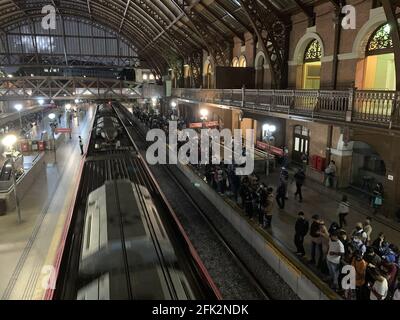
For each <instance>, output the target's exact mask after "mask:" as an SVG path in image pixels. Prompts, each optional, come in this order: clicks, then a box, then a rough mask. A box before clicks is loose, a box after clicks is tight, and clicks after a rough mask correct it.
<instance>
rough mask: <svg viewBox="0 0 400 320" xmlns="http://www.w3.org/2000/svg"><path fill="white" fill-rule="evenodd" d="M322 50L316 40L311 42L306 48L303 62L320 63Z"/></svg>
mask: <svg viewBox="0 0 400 320" xmlns="http://www.w3.org/2000/svg"><path fill="white" fill-rule="evenodd" d="M321 58H322V49H321V44H320V43H319V41H318V40H317V39H315V40H312V41H311V42H310V43H309V45H308V46H307V48H306V52H305V53H304V62H316V61H321Z"/></svg>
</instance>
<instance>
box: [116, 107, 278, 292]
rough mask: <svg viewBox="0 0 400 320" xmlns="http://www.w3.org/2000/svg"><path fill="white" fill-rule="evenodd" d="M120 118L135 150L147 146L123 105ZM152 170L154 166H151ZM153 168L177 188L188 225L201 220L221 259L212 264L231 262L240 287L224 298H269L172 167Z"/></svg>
mask: <svg viewBox="0 0 400 320" xmlns="http://www.w3.org/2000/svg"><path fill="white" fill-rule="evenodd" d="M120 119H121V121H122V122H123V123H124V126H125V127H126V128H127V131H130V136H131V139H132V140H133V143H134V144H135V146H136V147H135V148H136V150H137V151H138V152H143V151H144V150H145V149H146V147H147V143H145V141H146V138H145V135H144V133H143V131H142V129H141V128H139V126H138V125H137V124H136V122H135V120H134V119H133V117H132V115H131V114H130V113H129V111H127V110H126V109H125V108H124V107H123V106H120ZM142 156H143V155H142ZM152 169H154V168H153V167H152ZM157 169H159V170H162V171H163V172H164V173H165V176H166V177H167V178H168V179H169V181H170V186H169V187H170V188H171V189H174V190H175V191H179V194H180V197H179V202H181V203H183V202H184V203H186V208H185V210H183V211H185V212H186V213H189V212H190V217H189V218H188V220H191V221H192V224H193V225H194V227H195V228H200V225H199V224H200V223H201V225H202V229H203V230H204V231H203V232H202V234H205V233H207V235H208V236H209V237H210V238H211V240H207V241H210V243H212V245H210V246H211V247H213V248H214V249H215V247H216V246H218V249H215V252H214V254H215V255H216V256H219V259H218V261H221V264H220V263H218V264H219V266H215V267H216V268H218V267H219V268H225V267H224V266H225V265H227V264H231V265H230V266H229V265H227V266H226V268H227V270H229V269H234V270H231V271H232V272H233V273H237V274H236V277H233V278H232V279H233V280H234V281H235V280H236V281H237V283H236V285H237V286H238V287H242V288H236V289H235V290H234V291H235V292H233V293H227V297H224V298H228V299H249V300H250V299H252V300H273V299H274V298H273V295H272V294H270V293H269V290H268V289H267V288H265V287H264V286H263V284H262V283H261V282H260V281H259V279H258V276H257V275H255V274H254V273H253V272H252V270H251V269H250V268H249V267H248V265H247V264H246V263H245V262H244V261H243V260H242V259H241V257H240V255H239V254H238V253H237V252H236V250H235V248H233V247H232V246H231V245H230V244H229V241H228V240H227V239H225V236H224V234H223V233H222V232H221V231H220V230H219V228H218V227H217V226H216V225H215V224H214V222H213V219H211V218H210V212H207V210H204V209H203V208H202V207H201V206H199V205H198V203H197V201H196V200H195V199H194V198H193V196H192V195H191V193H190V192H188V190H187V188H186V187H185V186H184V185H183V184H182V183H181V181H180V179H179V177H177V174H176V173H175V172H174V171H175V170H174V169H173V168H172V167H171V166H169V165H164V166H158V168H157ZM157 173H158V171H157ZM157 177H158V174H157ZM164 191H165V190H164ZM194 219H195V220H194ZM210 254H213V253H207V254H206V255H210ZM202 258H203V257H202ZM223 262H227V263H223ZM232 264H233V265H232ZM216 273H220V272H216ZM239 273H240V274H239ZM220 276H221V277H224V276H226V277H227V279H229V280H228V281H230V280H232V279H231V278H230V277H229V275H228V274H224V272H222V274H220ZM214 280H215V281H216V282H220V283H221V285H222V286H224V282H225V279H218V280H220V281H218V280H217V279H214ZM228 286H229V285H226V287H228ZM230 290H231V289H227V292H229V291H230ZM222 293H223V292H222ZM239 295H243V296H239Z"/></svg>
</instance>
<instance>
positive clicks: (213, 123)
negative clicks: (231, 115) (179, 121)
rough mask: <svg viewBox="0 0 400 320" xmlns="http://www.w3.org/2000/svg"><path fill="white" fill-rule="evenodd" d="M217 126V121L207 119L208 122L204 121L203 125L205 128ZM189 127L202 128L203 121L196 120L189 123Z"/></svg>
mask: <svg viewBox="0 0 400 320" xmlns="http://www.w3.org/2000/svg"><path fill="white" fill-rule="evenodd" d="M218 126H219V122H218V121H209V122H204V127H206V128H215V127H218ZM189 128H190V129H201V128H203V123H202V122H197V123H191V124H189Z"/></svg>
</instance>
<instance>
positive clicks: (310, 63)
mask: <svg viewBox="0 0 400 320" xmlns="http://www.w3.org/2000/svg"><path fill="white" fill-rule="evenodd" d="M321 58H322V49H321V44H320V42H319V41H318V40H317V39H314V40H312V41H311V42H310V43H309V44H308V46H307V48H306V51H305V53H304V66H303V85H302V87H303V89H319V88H320V86H321Z"/></svg>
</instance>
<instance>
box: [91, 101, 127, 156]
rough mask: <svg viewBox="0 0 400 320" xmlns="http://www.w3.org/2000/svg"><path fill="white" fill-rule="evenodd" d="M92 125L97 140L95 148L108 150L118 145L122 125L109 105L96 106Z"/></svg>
mask: <svg viewBox="0 0 400 320" xmlns="http://www.w3.org/2000/svg"><path fill="white" fill-rule="evenodd" d="M94 127H95V134H96V140H97V143H96V145H95V149H97V150H104V151H108V150H110V149H116V148H118V147H119V146H120V144H121V140H120V138H121V136H122V134H123V127H122V125H121V123H120V122H119V120H118V119H117V118H116V117H115V115H114V113H113V110H112V108H111V107H110V106H109V105H100V106H98V110H97V113H96V119H95V124H94Z"/></svg>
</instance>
